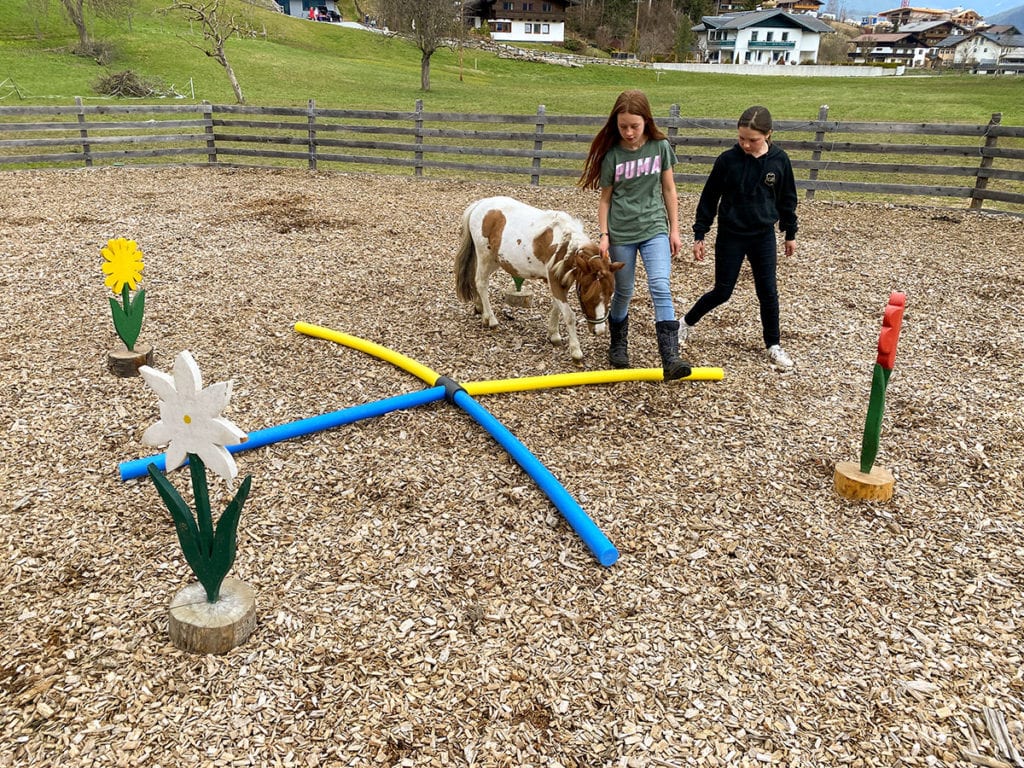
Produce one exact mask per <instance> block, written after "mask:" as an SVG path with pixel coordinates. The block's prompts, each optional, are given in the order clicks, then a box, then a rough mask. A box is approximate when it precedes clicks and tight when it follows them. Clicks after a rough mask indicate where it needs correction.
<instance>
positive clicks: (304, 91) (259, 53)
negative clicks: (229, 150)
mask: <svg viewBox="0 0 1024 768" xmlns="http://www.w3.org/2000/svg"><path fill="white" fill-rule="evenodd" d="M166 5H167V0H139V3H138V8H137V10H136V11H135V12H134V13H133V14H132V16H131V18H130V19H123V18H122V19H117V20H104V19H93V20H92V24H93V29H94V30H95V31H96V37H98V38H99V39H101V40H104V41H108V42H110V43H112V44H113V45H114V46H115V50H116V52H117V56H116V59H115V60H114V61H113V63H112V64H110V65H109V66H108V67H106V68H104V67H101V66H99V65H98V64H97V63H96V62H94V61H91V60H88V59H82V58H79V57H76V56H74V55H72V54H71V53H70V49H71V47H72V46H73V45H74V44H75V42H76V41H77V38H76V37H75V35H74V32H73V29H72V27H71V26H70V24H68V23H67V22H66V21H64V19H63V17H62V16H61V15H60V13H61V12H60V10H59V5H58V4H57V3H53V2H51V3H49V11H48V13H47V14H46V15H45V16H43V17H40V18H33V17H31V16H30V15H29V14H28V13H27V12H26V11H25V6H24V5H23V4H22V3H21V2H16V1H15V0H11V1H10V2H4V3H0V105H17V104H63V103H69V102H71V101H72V100H73V98H74V97H75V96H82V97H83V98H85V99H86V100H89V101H95V100H101V97H99V96H97V95H96V94H95V93H94V91H93V85H94V84H95V82H96V81H97V80H98V78H99V77H100V76H101V75H102V74H103V73H104V72H112V71H121V70H127V69H130V70H133V71H135V72H136V73H137V74H139V75H141V76H143V77H146V78H153V79H158V80H159V81H161V82H162V83H164V84H165V85H166V86H173V89H174V91H176V92H177V93H179V94H184V95H185V97H187V98H188V99H189V100H192V99H194V100H196V101H202V100H206V101H211V102H215V103H232V102H233V101H234V96H233V94H232V91H231V88H230V86H229V85H228V81H227V78H226V77H225V75H224V71H223V69H222V68H221V67H220V66H218V65H217V64H216V63H215V62H214V61H213V60H212V59H210V58H208V57H206V56H204V55H203V53H202V52H200V51H199V50H197V49H196V48H194V47H192V46H190V45H189V44H188V42H187V40H193V41H196V42H198V41H199V38H198V35H197V34H196V33H195V32H191V33H190V31H189V28H188V25H187V24H186V23H185V22H183V21H182V20H181V19H180V18H179V17H176V16H174V15H161V14H158V13H155V11H156V9H159V8H162V7H165V6H166ZM246 13H248V14H249V16H250V18H251V20H252V23H253V26H254V28H255V29H256V30H257V32H258V34H257V35H256V36H254V37H252V38H249V39H245V40H232V41H231V42H230V43H229V48H228V55H229V57H230V59H231V62H232V64H233V66H234V68H235V71H236V73H237V75H238V78H239V81H240V83H241V85H242V89H243V91H244V93H245V96H246V98H247V101H248V102H249V103H251V104H264V105H274V104H281V105H301V104H305V103H306V102H307V101H308V100H309V99H315V100H316V102H317V103H318V104H319V105H321V106H325V107H338V108H368V109H412V108H413V106H414V105H415V102H416V100H417V99H423V101H424V105H425V107H426V108H427V109H428V110H431V111H458V112H485V113H512V114H532V113H534V112H536V110H537V106H538V105H539V104H544V105H545V106H546V108H547V111H548V112H549V113H552V114H586V115H600V114H604V113H606V112H607V111H608V110H609V109H610V107H611V104H612V102H613V100H614V98H615V96H616V94H617V93H618V92H619V91H621V90H623V89H624V88H642V89H644V90H645V91H646V92H647V93H648V95H649V96H650V98H651V102H652V105H653V107H654V110H655V114H656V115H657V114H665V113H667V111H668V108H669V106H670V105H671V104H679V105H680V108H681V111H682V114H683V115H692V116H698V117H731V116H733V115H738V114H739V113H740V112H741V111H742V110H743V109H744V108H745V107H747V106H749V105H750V104H752V103H764V104H766V105H768V106H769V107H770V108H771V109H772V112H773V113H774V114H775V115H776V116H777V117H778V118H781V119H790V120H795V119H813V118H814V117H816V116H817V114H818V108H819V107H820V106H821V105H823V104H827V105H829V117H830V118H831V119H833V120H891V121H899V122H927V123H933V122H969V123H979V122H986V121H988V119H989V117H990V116H991V114H992V113H993V112H1002V113H1003V122H1004V123H1005V124H1009V125H1020V124H1024V98H1022V97H1024V78H1015V77H1001V78H996V77H991V76H988V77H986V76H971V75H942V76H936V75H928V74H926V75H924V76H920V77H917V76H904V77H898V78H897V77H885V78H805V77H770V78H769V77H754V76H750V77H748V76H736V75H716V74H695V73H675V72H657V71H648V70H636V69H627V68H621V67H616V66H610V65H588V66H585V67H582V68H566V67H561V66H557V65H550V64H537V63H524V62H515V61H510V60H505V59H498V58H496V57H495V56H493V55H491V54H487V53H483V52H480V51H479V50H477V49H473V48H464V49H463V50H462V52H461V53H460V51H459V50H449V49H444V50H441V51H439V52H438V53H436V54H435V55H434V57H433V59H432V67H431V86H432V87H431V90H430V91H429V92H423V91H421V90H420V87H419V86H420V54H419V51H418V50H416V49H415V48H414V47H412V46H411V45H409V44H407V43H405V42H402V41H399V40H397V39H391V38H386V37H383V36H381V35H377V34H373V33H369V32H362V31H359V30H353V29H346V28H339V27H335V26H331V25H327V24H317V23H313V22H310V21H308V20H305V19H297V18H291V17H287V16H284V15H282V14H277V13H272V12H269V11H264V10H261V9H257V8H252V7H248V8H247V10H246ZM264 32H265V36H264Z"/></svg>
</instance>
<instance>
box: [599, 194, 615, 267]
mask: <svg viewBox="0 0 1024 768" xmlns="http://www.w3.org/2000/svg"><path fill="white" fill-rule="evenodd" d="M613 189H614V187H601V198H600V199H599V200H598V203H597V226H599V227H600V228H601V239H600V242H599V244H598V247H599V248H600V250H601V254H602V255H603V254H606V253H608V246H609V245H611V243H612V241H611V237H610V236H609V234H608V211H610V210H611V208H612V190H613Z"/></svg>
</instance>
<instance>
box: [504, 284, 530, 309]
mask: <svg viewBox="0 0 1024 768" xmlns="http://www.w3.org/2000/svg"><path fill="white" fill-rule="evenodd" d="M504 298H505V303H506V304H510V305H511V306H513V307H532V306H533V291H531V290H530V287H529V286H527V285H524V286H523V287H522V288H521V289H519V290H518V291H517V290H515V289H510V290H507V291H505V294H504Z"/></svg>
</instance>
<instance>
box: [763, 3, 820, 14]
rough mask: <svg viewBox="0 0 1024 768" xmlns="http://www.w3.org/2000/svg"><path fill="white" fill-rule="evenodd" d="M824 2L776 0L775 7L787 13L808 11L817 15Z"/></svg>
mask: <svg viewBox="0 0 1024 768" xmlns="http://www.w3.org/2000/svg"><path fill="white" fill-rule="evenodd" d="M824 4H825V3H823V2H821V0H777V1H776V3H775V7H776V8H778V9H779V10H780V11H786V12H787V13H809V14H811V16H817V15H818V12H819V11H820V10H821V6H823V5H824Z"/></svg>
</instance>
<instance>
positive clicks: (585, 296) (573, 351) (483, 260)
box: [455, 197, 623, 360]
mask: <svg viewBox="0 0 1024 768" xmlns="http://www.w3.org/2000/svg"><path fill="white" fill-rule="evenodd" d="M498 267H501V268H502V269H504V270H505V271H506V272H508V273H509V274H510V275H512V277H515V278H522V279H529V278H536V279H543V280H546V281H547V284H548V287H549V288H550V289H551V312H550V313H549V314H548V339H549V340H550V341H551V342H552V343H553V344H557V343H559V342H561V340H562V336H561V334H560V333H559V319H561V320H562V321H563V322H564V323H565V326H566V330H567V331H568V335H569V354H570V355H572V359H573V360H582V359H583V350H581V349H580V342H579V338H578V337H577V335H576V316H575V314H574V313H573V311H572V307H570V306H569V302H568V294H569V291H570V290H571V289H572V288H573V286H574V285H575V287H576V295H577V296H578V297H579V302H580V306H581V307H582V309H583V314H584V315H585V316H586V318H587V324H588V325H589V326H590V328H591V330H592V331H593V332H594V333H595V334H601V333H604V329H605V321H606V320H607V319H608V312H609V310H610V308H611V297H612V292H613V291H614V289H615V277H614V273H615V272H616V271H617V270H619V269H622V267H623V264H622V263H620V262H615V263H612V262H611V260H610V259H609V258H608V256H607V255H604V256H602V255H601V251H600V250H599V248H598V245H597V243H595V242H593V241H592V240H591V239H590V238H589V237H587V236H586V235H585V234H584V233H583V223H582V222H580V221H579V219H575V218H573V217H572V216H570V215H569V214H567V213H564V212H562V211H542V210H540V209H538V208H534V207H533V206H530V205H527V204H526V203H522V202H520V201H518V200H515V199H513V198H511V197H487V198H484V199H483V200H477V201H476V202H475V203H471V204H470V205H469V207H468V208H466V210H465V212H464V213H463V214H462V244H461V245H460V246H459V252H458V254H457V255H456V257H455V285H456V292H457V293H458V296H459V298H460V299H462V300H463V301H472V302H474V304H475V307H476V311H477V312H478V313H479V314H481V315H483V323H484V325H486V326H487V327H488V328H494V327H495V326H497V325H498V318H497V317H495V315H494V310H492V309H491V302H490V299H489V298H488V286H489V284H490V279H491V275H492V274H493V273H494V271H495V270H497V269H498Z"/></svg>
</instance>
